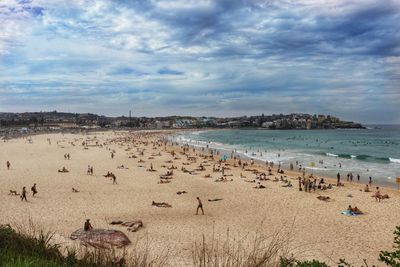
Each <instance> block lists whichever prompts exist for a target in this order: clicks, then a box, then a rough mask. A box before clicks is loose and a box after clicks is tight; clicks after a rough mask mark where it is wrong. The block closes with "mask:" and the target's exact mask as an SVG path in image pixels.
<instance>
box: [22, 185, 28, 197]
mask: <svg viewBox="0 0 400 267" xmlns="http://www.w3.org/2000/svg"><path fill="white" fill-rule="evenodd" d="M24 199H25V201H28V200H27V199H26V188H25V186H24V187H22V193H21V201H23V200H24Z"/></svg>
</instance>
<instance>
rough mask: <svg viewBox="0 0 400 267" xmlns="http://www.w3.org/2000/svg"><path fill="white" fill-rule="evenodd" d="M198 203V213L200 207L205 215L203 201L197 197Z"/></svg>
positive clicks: (197, 212)
mask: <svg viewBox="0 0 400 267" xmlns="http://www.w3.org/2000/svg"><path fill="white" fill-rule="evenodd" d="M197 201H198V205H197V209H196V215H198V214H199V209H201V213H202V214H203V215H204V210H203V203H202V202H201V200H200V198H199V197H197Z"/></svg>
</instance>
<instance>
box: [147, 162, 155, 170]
mask: <svg viewBox="0 0 400 267" xmlns="http://www.w3.org/2000/svg"><path fill="white" fill-rule="evenodd" d="M146 171H148V172H155V171H156V170H155V169H153V163H150V168H149V169H147V170H146Z"/></svg>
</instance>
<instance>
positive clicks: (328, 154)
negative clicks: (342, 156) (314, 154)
mask: <svg viewBox="0 0 400 267" xmlns="http://www.w3.org/2000/svg"><path fill="white" fill-rule="evenodd" d="M325 156H328V157H339V155H336V154H333V153H325Z"/></svg>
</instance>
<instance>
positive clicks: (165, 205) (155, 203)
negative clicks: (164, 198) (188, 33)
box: [151, 201, 172, 208]
mask: <svg viewBox="0 0 400 267" xmlns="http://www.w3.org/2000/svg"><path fill="white" fill-rule="evenodd" d="M151 205H152V206H156V207H157V208H172V206H171V205H170V204H168V203H166V202H155V201H152V203H151Z"/></svg>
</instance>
